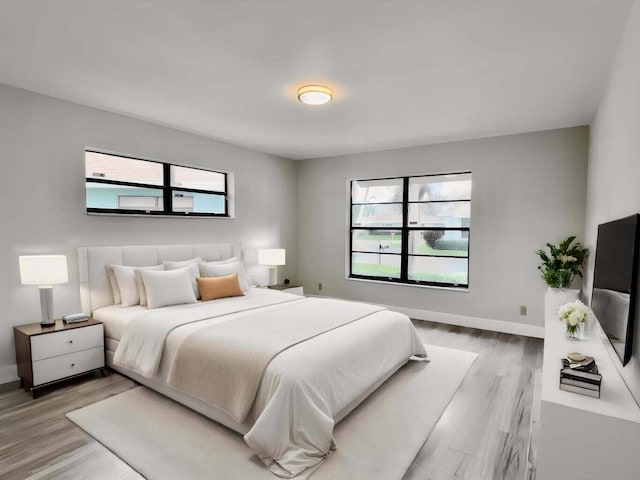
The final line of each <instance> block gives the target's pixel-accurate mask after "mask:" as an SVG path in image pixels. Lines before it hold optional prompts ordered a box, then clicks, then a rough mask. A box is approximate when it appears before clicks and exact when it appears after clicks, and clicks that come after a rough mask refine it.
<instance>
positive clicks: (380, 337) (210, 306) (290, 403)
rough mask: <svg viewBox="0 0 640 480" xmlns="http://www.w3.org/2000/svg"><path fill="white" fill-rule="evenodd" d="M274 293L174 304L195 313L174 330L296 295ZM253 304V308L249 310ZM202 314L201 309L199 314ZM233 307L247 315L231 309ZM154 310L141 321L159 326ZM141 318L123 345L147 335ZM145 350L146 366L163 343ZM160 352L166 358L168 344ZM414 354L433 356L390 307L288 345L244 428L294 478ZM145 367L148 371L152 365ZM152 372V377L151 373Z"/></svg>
mask: <svg viewBox="0 0 640 480" xmlns="http://www.w3.org/2000/svg"><path fill="white" fill-rule="evenodd" d="M273 293H276V292H269V295H250V296H248V297H247V298H238V299H236V300H234V301H225V302H220V303H217V302H206V303H202V304H198V305H189V306H186V307H185V309H179V308H174V307H170V310H171V311H172V314H173V315H177V316H179V315H181V314H182V313H184V312H185V311H186V312H188V313H187V317H185V318H187V320H188V322H189V323H188V324H187V325H185V326H175V325H174V327H175V328H176V330H177V331H179V330H180V329H187V330H189V331H190V332H193V331H196V330H197V324H199V323H201V324H202V325H211V324H212V323H218V322H222V321H228V320H230V319H233V318H238V317H241V316H242V315H248V314H254V313H255V311H256V310H255V308H254V307H255V306H256V305H257V304H260V303H263V304H265V305H272V306H266V307H262V308H265V309H272V308H277V307H276V306H275V305H274V304H276V305H277V303H280V302H287V301H295V300H296V298H295V297H293V296H292V295H289V294H284V293H278V295H273ZM262 297H264V298H262ZM267 297H268V298H269V300H267ZM229 300H231V299H229ZM229 305H235V306H234V307H230V306H229ZM248 305H252V306H251V307H250V308H249V307H248ZM256 308H257V307H256ZM167 311H168V310H164V309H161V310H159V317H160V318H164V319H165V320H161V322H160V324H159V325H161V324H162V325H166V324H171V323H172V321H171V320H168V318H169V317H171V315H170V314H167V313H166V312H167ZM196 311H199V313H194V312H196ZM231 311H236V312H240V313H236V314H230V313H229V312H231ZM243 311H244V313H242V312H243ZM181 312H182V313H181ZM149 315H150V314H149V313H145V314H144V317H140V319H143V322H142V323H145V324H147V325H146V327H145V328H150V329H153V321H152V320H148V318H150V317H149ZM207 315H209V316H210V317H211V319H210V320H203V321H201V322H199V321H195V322H194V320H193V319H194V318H196V317H201V318H205V317H206V316H207ZM152 317H153V315H151V318H152ZM144 319H147V320H144ZM301 321H304V320H303V319H301ZM136 323H137V319H134V320H133V321H132V322H131V325H130V326H129V327H128V329H127V330H126V331H125V334H124V335H123V337H122V341H121V342H120V344H121V345H123V344H124V345H126V344H127V343H128V342H127V340H126V338H127V336H128V332H129V330H131V331H132V332H134V333H133V335H136V336H139V335H140V331H139V329H140V327H139V326H138V327H134V325H136ZM178 323H179V322H178ZM136 331H137V333H135V332H136ZM164 331H165V334H164V335H165V336H166V335H168V334H170V332H167V328H164ZM149 338H150V339H151V338H155V339H156V340H154V341H153V342H152V343H156V344H157V342H158V340H157V338H158V336H157V335H155V334H151V335H150V336H149ZM123 342H125V343H123ZM162 343H163V344H164V343H165V340H163V341H162ZM118 349H120V347H118ZM143 350H144V351H145V353H144V354H143V357H144V358H143V361H142V364H145V362H146V361H147V360H149V356H148V355H147V354H148V353H149V352H156V351H157V350H158V347H157V345H155V346H152V347H151V348H144V349H143ZM159 350H160V352H161V356H162V352H163V348H162V347H160V348H159ZM166 353H171V352H165V354H166ZM412 355H418V356H423V357H424V356H426V352H425V350H424V346H423V345H422V343H421V342H420V340H419V339H418V337H417V334H416V333H415V330H414V328H413V325H412V324H411V322H410V321H409V319H408V318H407V317H406V316H404V315H401V314H398V313H395V312H389V311H383V312H378V313H375V314H373V315H371V316H368V317H366V318H365V319H363V320H360V321H356V322H353V323H351V324H348V325H345V326H343V327H340V328H338V329H335V330H332V331H330V332H327V333H325V334H323V335H320V336H317V337H314V338H312V339H309V340H308V341H306V342H303V343H301V344H298V345H295V346H293V347H291V348H289V349H287V350H285V351H284V352H282V353H281V354H280V355H278V356H277V357H275V358H274V359H273V360H272V361H271V363H270V364H269V366H268V368H267V371H265V375H264V376H263V379H262V382H261V385H260V388H259V390H258V394H257V396H256V401H255V403H254V405H253V407H252V410H251V412H250V414H249V417H248V419H247V421H246V422H245V424H246V428H244V429H243V430H244V431H246V432H247V433H246V435H245V437H244V438H245V441H246V442H247V444H248V445H249V446H250V447H251V448H252V449H253V450H254V451H255V452H256V453H257V454H258V456H259V457H260V458H261V459H262V461H263V462H264V463H265V465H267V466H268V467H269V469H270V470H271V471H272V472H273V473H275V474H277V475H279V476H282V477H287V478H290V477H293V476H295V475H297V474H299V473H301V472H303V471H305V470H306V469H309V468H310V467H313V466H315V465H317V464H318V463H319V462H321V461H322V459H324V458H326V456H327V455H328V454H329V453H330V451H331V449H332V448H334V443H333V437H332V432H333V426H334V424H335V422H336V421H338V420H339V419H341V418H342V417H343V416H344V415H346V414H347V413H348V412H349V411H350V409H351V408H353V407H354V406H355V405H356V404H357V403H359V402H360V401H362V400H363V399H364V398H366V396H367V395H368V394H369V393H371V391H373V390H374V389H375V388H377V387H378V386H379V385H380V384H381V383H382V382H383V381H384V380H385V379H386V378H388V377H389V376H390V375H391V374H392V373H393V372H395V370H397V369H398V368H399V367H400V366H402V365H403V364H404V363H406V361H407V360H408V359H409V358H410V357H411V356H412ZM165 356H166V355H165ZM124 357H127V354H123V353H121V354H120V358H124ZM134 357H135V356H134ZM145 358H146V359H145ZM151 363H153V364H156V365H158V364H159V365H162V364H163V363H165V359H164V358H163V359H162V361H160V362H159V363H156V360H155V359H154V360H153V361H152V362H151ZM146 365H149V363H146ZM138 370H139V371H144V370H145V368H139V369H138ZM151 370H153V368H152V369H151ZM167 370H168V366H167V365H166V364H165V366H164V367H161V368H160V369H159V370H158V371H157V372H156V375H159V374H160V375H163V376H164V375H166V373H168V372H167ZM147 373H148V374H150V372H149V371H148V372H147ZM165 381H166V377H165ZM292 412H293V414H292Z"/></svg>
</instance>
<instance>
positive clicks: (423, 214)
mask: <svg viewBox="0 0 640 480" xmlns="http://www.w3.org/2000/svg"><path fill="white" fill-rule="evenodd" d="M470 219H471V202H444V203H411V204H409V226H410V227H453V228H455V227H469V225H470V223H471V220H470Z"/></svg>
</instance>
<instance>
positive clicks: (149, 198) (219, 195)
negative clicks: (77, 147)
mask: <svg viewBox="0 0 640 480" xmlns="http://www.w3.org/2000/svg"><path fill="white" fill-rule="evenodd" d="M85 180H86V182H85V184H86V200H87V212H88V213H116V214H124V215H173V216H200V217H203V216H204V217H228V216H229V206H228V195H227V192H228V188H227V182H228V178H227V174H226V173H221V172H215V171H211V170H205V169H201V168H193V167H184V166H179V165H172V164H170V163H162V162H157V161H152V160H143V159H139V158H132V157H127V156H123V155H113V154H108V153H102V152H97V151H93V150H86V151H85Z"/></svg>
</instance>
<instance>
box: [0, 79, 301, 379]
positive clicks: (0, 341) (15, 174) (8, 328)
mask: <svg viewBox="0 0 640 480" xmlns="http://www.w3.org/2000/svg"><path fill="white" fill-rule="evenodd" d="M85 146H90V147H95V148H100V149H105V150H110V151H114V152H120V153H127V154H131V155H134V156H140V157H147V158H153V159H158V160H165V161H169V162H175V163H179V164H186V165H194V166H203V167H210V168H215V169H220V170H223V171H230V172H233V173H234V174H235V192H236V208H235V213H236V218H235V219H212V218H190V219H184V218H176V219H172V218H140V217H135V218H134V217H129V218H124V217H110V216H88V215H87V214H86V212H85V187H84V156H83V155H84V148H85ZM295 175H296V171H295V166H294V163H293V162H292V161H291V160H285V159H282V158H278V157H274V156H271V155H267V154H263V153H259V152H255V151H252V150H248V149H244V148H240V147H235V146H232V145H229V144H225V143H222V142H218V141H215V140H211V139H208V138H205V137H199V136H196V135H191V134H187V133H183V132H179V131H176V130H172V129H169V128H164V127H161V126H158V125H154V124H151V123H147V122H143V121H139V120H135V119H132V118H128V117H124V116H120V115H116V114H112V113H107V112H104V111H101V110H96V109H92V108H88V107H84V106H80V105H77V104H74V103H70V102H65V101H62V100H57V99H54V98H51V97H46V96H42V95H38V94H34V93H31V92H28V91H25V90H20V89H16V88H12V87H8V86H6V85H0V231H1V234H0V265H2V275H1V276H0V305H2V314H1V315H0V384H2V383H4V382H7V381H11V380H13V379H14V378H16V371H15V356H14V349H13V333H12V325H19V324H23V323H31V322H37V321H40V303H39V296H38V289H37V288H35V287H30V286H23V285H21V284H20V276H19V271H18V255H23V254H46V253H60V254H66V255H68V258H69V276H70V282H69V283H67V284H65V285H57V286H55V287H54V299H55V314H56V315H58V316H59V315H62V314H64V313H70V312H77V311H79V310H80V299H79V292H78V284H77V263H76V253H75V247H76V246H78V245H109V244H149V243H197V242H215V241H230V240H240V241H242V242H243V243H244V244H245V245H247V246H248V247H261V246H271V247H283V248H286V249H287V266H286V267H285V268H283V269H282V270H281V273H280V275H281V277H280V278H284V277H283V275H284V274H288V275H290V276H292V275H295V270H296V269H295V258H296V252H295V248H296V243H295V224H294V222H292V218H294V217H295V195H296V189H295ZM249 253H251V249H249ZM253 253H255V251H254V252H253Z"/></svg>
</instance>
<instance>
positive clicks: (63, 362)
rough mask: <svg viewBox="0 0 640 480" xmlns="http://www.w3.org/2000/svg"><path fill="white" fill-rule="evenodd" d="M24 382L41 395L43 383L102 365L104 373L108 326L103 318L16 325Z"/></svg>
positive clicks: (26, 386)
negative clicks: (106, 329)
mask: <svg viewBox="0 0 640 480" xmlns="http://www.w3.org/2000/svg"><path fill="white" fill-rule="evenodd" d="M13 340H14V343H15V346H16V363H17V364H18V376H19V377H20V385H21V386H22V387H23V388H24V389H25V390H28V391H31V393H32V395H33V398H37V397H38V393H39V390H38V389H40V388H41V387H44V386H46V385H50V384H51V383H55V382H58V381H60V380H66V379H67V378H70V377H75V376H76V375H81V374H84V373H88V372H91V371H92V370H97V369H101V372H102V374H103V375H104V373H105V372H104V327H103V325H102V322H98V321H96V320H93V319H89V320H87V321H86V322H78V323H69V324H65V323H63V322H62V320H56V323H55V325H52V326H51V327H43V326H41V325H40V324H39V323H30V324H28V325H19V326H17V327H13Z"/></svg>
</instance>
